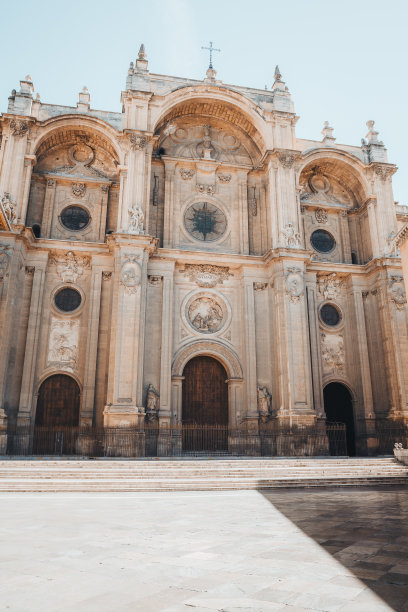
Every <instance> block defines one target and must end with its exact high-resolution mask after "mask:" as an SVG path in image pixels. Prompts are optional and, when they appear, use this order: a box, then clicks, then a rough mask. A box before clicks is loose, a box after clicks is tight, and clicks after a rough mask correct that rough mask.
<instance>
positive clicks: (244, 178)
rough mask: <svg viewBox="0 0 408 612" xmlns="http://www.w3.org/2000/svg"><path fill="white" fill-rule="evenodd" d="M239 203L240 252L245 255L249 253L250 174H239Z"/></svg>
mask: <svg viewBox="0 0 408 612" xmlns="http://www.w3.org/2000/svg"><path fill="white" fill-rule="evenodd" d="M238 201H239V228H240V240H239V251H240V253H242V254H243V255H248V253H249V235H248V173H247V172H239V173H238Z"/></svg>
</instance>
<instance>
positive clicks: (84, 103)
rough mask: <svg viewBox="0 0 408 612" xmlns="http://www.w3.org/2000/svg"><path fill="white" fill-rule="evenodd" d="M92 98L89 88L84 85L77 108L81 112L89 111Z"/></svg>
mask: <svg viewBox="0 0 408 612" xmlns="http://www.w3.org/2000/svg"><path fill="white" fill-rule="evenodd" d="M90 101H91V96H90V95H89V91H88V88H87V87H86V86H85V85H84V86H83V88H82V91H80V92H79V94H78V102H77V108H79V109H81V110H89V107H90Z"/></svg>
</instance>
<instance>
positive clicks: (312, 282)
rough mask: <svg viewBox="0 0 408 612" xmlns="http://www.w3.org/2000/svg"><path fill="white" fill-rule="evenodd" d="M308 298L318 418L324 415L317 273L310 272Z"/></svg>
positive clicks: (307, 283)
mask: <svg viewBox="0 0 408 612" xmlns="http://www.w3.org/2000/svg"><path fill="white" fill-rule="evenodd" d="M306 300H307V310H308V324H309V335H310V353H311V362H312V385H313V405H314V410H315V413H316V415H317V416H318V418H322V417H324V414H325V413H324V400H323V371H322V356H321V346H320V330H319V322H318V317H317V296H316V275H315V274H312V273H309V274H308V275H307V280H306Z"/></svg>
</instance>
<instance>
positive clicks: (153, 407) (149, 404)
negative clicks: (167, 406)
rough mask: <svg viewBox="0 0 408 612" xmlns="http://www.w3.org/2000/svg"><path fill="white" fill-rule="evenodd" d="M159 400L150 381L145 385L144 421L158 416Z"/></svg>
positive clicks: (150, 420)
mask: <svg viewBox="0 0 408 612" xmlns="http://www.w3.org/2000/svg"><path fill="white" fill-rule="evenodd" d="M159 400H160V395H159V393H158V392H157V391H156V389H155V388H154V387H153V385H152V384H151V383H150V384H149V386H148V387H147V396H146V421H148V422H149V423H151V422H153V421H155V420H157V419H158V418H159Z"/></svg>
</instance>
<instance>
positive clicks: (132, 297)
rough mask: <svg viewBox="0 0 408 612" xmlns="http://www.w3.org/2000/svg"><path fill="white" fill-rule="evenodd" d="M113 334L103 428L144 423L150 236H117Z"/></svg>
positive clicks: (114, 240)
mask: <svg viewBox="0 0 408 612" xmlns="http://www.w3.org/2000/svg"><path fill="white" fill-rule="evenodd" d="M112 244H114V247H115V273H114V274H115V279H114V294H113V307H112V332H111V344H110V356H109V380H108V397H107V406H106V407H105V410H104V423H105V426H117V425H139V424H141V423H142V422H143V420H144V407H143V405H142V394H143V349H144V332H145V309H146V284H147V262H148V259H149V254H150V253H152V252H153V251H154V250H155V249H156V247H157V240H156V239H155V238H152V237H151V236H142V235H141V236H130V235H125V234H122V235H116V236H115V238H112Z"/></svg>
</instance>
